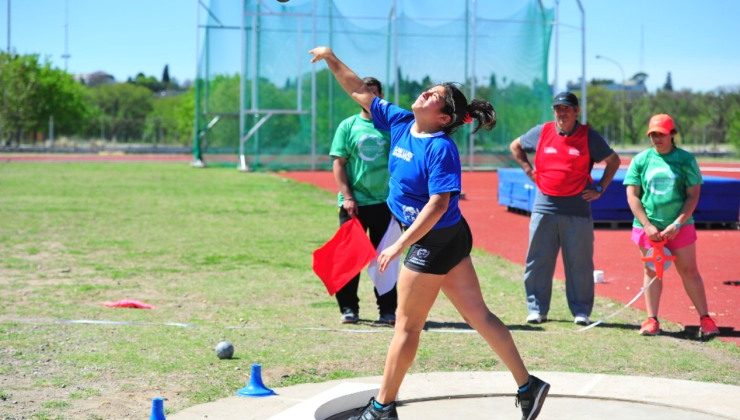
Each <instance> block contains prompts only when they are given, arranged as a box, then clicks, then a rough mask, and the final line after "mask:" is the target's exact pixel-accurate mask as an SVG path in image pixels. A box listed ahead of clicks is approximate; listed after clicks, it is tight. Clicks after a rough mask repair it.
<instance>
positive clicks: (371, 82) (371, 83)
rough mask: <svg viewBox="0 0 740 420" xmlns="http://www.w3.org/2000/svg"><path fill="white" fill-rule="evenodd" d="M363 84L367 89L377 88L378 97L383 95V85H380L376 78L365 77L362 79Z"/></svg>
mask: <svg viewBox="0 0 740 420" xmlns="http://www.w3.org/2000/svg"><path fill="white" fill-rule="evenodd" d="M362 84H364V85H365V86H366V87H375V88H377V89H378V95H381V96H382V95H383V85H381V84H380V80H378V79H376V78H374V77H365V78H364V79H362Z"/></svg>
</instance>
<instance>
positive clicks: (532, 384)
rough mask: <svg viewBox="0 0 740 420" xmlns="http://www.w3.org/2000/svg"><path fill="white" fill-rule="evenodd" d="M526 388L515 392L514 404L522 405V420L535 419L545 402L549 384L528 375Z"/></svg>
mask: <svg viewBox="0 0 740 420" xmlns="http://www.w3.org/2000/svg"><path fill="white" fill-rule="evenodd" d="M527 385H528V387H527V389H526V390H525V391H524V392H517V393H516V401H515V402H514V405H516V406H517V407H518V406H521V407H522V420H533V419H536V418H537V416H538V415H539V414H540V410H541V409H542V405H543V404H544V403H545V398H546V397H547V392H548V391H549V390H550V384H548V383H547V382H545V381H543V380H541V379H540V378H538V377H536V376H532V375H529V381H528V382H527Z"/></svg>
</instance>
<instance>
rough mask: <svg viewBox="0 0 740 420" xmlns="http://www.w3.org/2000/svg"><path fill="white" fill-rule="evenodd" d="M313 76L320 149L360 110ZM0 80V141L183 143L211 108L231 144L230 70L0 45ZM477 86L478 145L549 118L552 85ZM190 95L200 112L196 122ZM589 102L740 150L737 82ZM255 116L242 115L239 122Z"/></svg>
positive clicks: (606, 127) (638, 138)
mask: <svg viewBox="0 0 740 420" xmlns="http://www.w3.org/2000/svg"><path fill="white" fill-rule="evenodd" d="M316 80H317V85H316V86H317V98H316V106H317V110H318V111H317V114H316V115H317V123H316V138H317V142H318V145H319V150H323V149H324V148H326V149H327V150H328V145H329V144H330V142H331V138H332V135H333V130H334V128H335V127H336V126H337V124H338V123H339V122H340V121H341V120H342V119H343V118H345V117H347V116H349V115H351V114H353V113H356V112H357V111H358V110H357V106H356V105H355V104H354V102H352V100H351V99H349V98H348V97H347V95H345V94H344V93H343V92H342V91H341V88H340V87H339V86H338V85H336V82H335V81H334V80H333V78H332V77H331V76H330V75H329V74H328V71H327V70H322V71H320V72H319V73H318V74H317V78H316ZM302 82H303V83H301V86H302V89H303V91H302V92H301V95H300V98H302V101H303V102H302V103H301V104H300V106H301V107H302V109H304V110H307V109H310V106H311V103H310V97H311V95H310V86H311V83H310V75H305V76H304V80H303V81H302ZM431 83H432V82H431V79H430V78H429V77H425V78H423V79H422V80H420V81H415V80H408V79H404V78H403V77H401V74H400V73H399V91H400V98H399V100H398V102H399V105H401V106H404V107H409V106H410V105H411V102H412V101H413V99H415V97H416V96H417V95H418V94H419V93H420V92H421V91H422V90H423V89H426V88H427V87H428V86H430V85H431ZM330 84H334V86H331V87H330V86H329V85H330ZM0 85H2V86H3V93H2V98H1V99H0V140H2V143H0V144H5V145H19V144H32V143H35V142H39V141H41V140H44V139H47V138H49V137H50V136H51V134H52V133H51V132H50V131H51V130H53V132H54V136H56V137H60V136H67V137H70V138H73V139H102V140H113V141H117V142H124V143H125V142H137V143H159V144H171V145H182V146H189V145H191V144H192V141H193V136H194V133H195V132H196V130H197V132H202V130H203V129H204V126H205V125H206V124H207V123H208V121H209V120H210V119H211V118H213V117H215V116H219V117H220V122H219V123H218V124H216V126H214V127H213V129H212V130H210V131H209V132H208V133H207V135H206V139H207V140H206V143H207V144H208V146H210V147H213V148H220V149H222V150H224V151H229V152H231V151H235V150H236V147H237V146H238V138H239V132H238V125H239V123H238V112H239V86H240V83H239V75H238V74H235V75H219V76H216V77H214V78H213V79H211V80H196V82H195V86H179V85H177V83H176V82H175V81H173V80H171V79H170V77H169V71H168V68H167V67H165V69H164V71H163V74H162V77H161V78H160V79H158V78H155V77H153V76H145V75H143V74H138V75H136V77H134V78H130V79H129V80H127V81H126V82H123V83H105V84H99V85H95V86H92V85H90V86H88V85H85V84H84V83H82V82H80V81H77V80H75V78H74V77H73V76H72V75H71V74H69V73H67V72H65V71H63V70H60V69H56V68H53V67H52V66H51V64H50V63H49V62H48V61H42V60H40V59H39V57H38V56H37V55H18V54H6V53H0ZM245 85H246V92H245V98H246V103H245V106H246V108H250V107H251V103H250V101H251V100H252V97H253V96H252V95H251V91H250V89H251V87H252V84H251V83H246V84H245ZM257 86H258V89H259V95H258V97H259V101H260V102H259V104H257V105H258V106H257V108H261V109H295V108H296V107H297V101H298V100H299V99H298V98H299V96H298V92H297V88H296V82H295V81H290V80H288V81H286V82H285V84H284V85H283V86H278V85H276V84H275V83H273V82H272V81H270V80H268V79H266V78H262V79H260V80H259V81H258V83H257ZM196 87H197V88H198V91H199V93H198V95H197V98H196V89H195V88H196ZM463 88H465V85H463ZM385 90H386V95H387V97H388V98H389V99H393V98H390V96H391V95H390V93H391V92H393V87H392V86H386V87H385ZM329 92H333V94H332V95H330V94H329ZM575 93H576V94H580V92H575ZM476 96H478V97H480V98H484V99H487V100H489V101H491V102H492V103H493V104H494V106H495V107H496V110H497V112H498V120H499V122H498V125H497V128H496V130H494V131H493V132H490V133H489V132H483V133H480V134H478V135H477V137H476V148H477V149H481V150H482V151H494V152H495V151H501V150H505V147H506V145H508V143H509V142H510V141H511V140H512V139H513V138H515V137H517V136H519V135H521V134H523V133H524V132H525V131H526V130H527V129H528V128H530V127H531V126H533V125H534V124H537V123H540V122H543V121H546V120H548V119H551V118H552V114H551V112H550V109H549V98H550V96H551V92H550V87H549V86H548V85H547V84H546V83H545V82H543V81H540V80H535V81H534V82H532V83H531V84H530V85H525V84H521V83H514V82H511V81H507V80H506V79H505V78H502V79H501V80H498V79H497V78H496V75H491V76H490V78H489V79H488V80H486V83H485V84H481V85H480V86H476ZM196 100H197V101H199V103H198V105H199V106H198V109H199V110H200V112H201V115H200V118H199V119H198V121H199V122H198V125H199V127H197V129H196V127H195V124H194V120H195V109H196ZM587 106H588V110H587V111H588V119H589V121H588V122H589V124H590V125H591V126H593V127H594V128H595V129H597V130H598V131H600V132H602V133H603V134H605V136H606V137H607V138H608V139H609V140H610V141H611V142H612V143H614V144H616V145H619V146H625V147H627V146H630V145H638V144H641V143H644V142H645V141H646V137H645V135H644V134H645V133H644V131H645V129H646V127H647V121H648V119H649V118H650V116H651V115H653V114H655V113H669V114H671V115H672V116H673V117H674V119H675V120H676V123H677V126H678V131H679V141H680V142H681V143H684V144H698V145H701V144H704V145H706V146H707V147H710V146H714V147H716V146H719V145H727V144H732V145H734V146H735V149H736V150H740V91H738V89H717V90H714V91H711V92H693V91H690V90H682V91H673V90H672V88H670V86H664V88H663V89H660V90H658V91H657V92H654V93H647V92H644V93H643V92H629V93H625V92H621V91H618V90H609V89H608V88H607V87H606V86H605V84H604V83H603V81H597V80H594V81H592V83H590V84H589V86H588V105H587ZM257 118H258V117H255V116H250V117H248V120H247V129H248V128H249V127H250V126H251V125H252V124H254V123H255V122H256V121H257ZM310 132H311V130H310V116H309V115H308V114H304V115H297V116H296V115H277V116H275V117H273V118H272V119H271V120H270V122H269V123H267V124H265V125H264V126H263V127H262V128H261V129H260V131H259V135H258V140H259V141H256V142H252V144H250V147H254V148H259V149H260V151H263V152H264V151H265V150H270V152H272V153H277V152H278V151H279V150H280V149H284V148H290V147H294V148H296V149H301V148H304V149H305V148H306V147H308V139H310V135H311V134H310ZM465 135H466V133H465V130H460V132H459V133H458V134H457V136H456V140H457V141H458V144H459V145H460V146H461V149H465V148H466V147H467V141H466V139H465ZM477 151H478V150H476V152H477ZM461 152H464V150H461Z"/></svg>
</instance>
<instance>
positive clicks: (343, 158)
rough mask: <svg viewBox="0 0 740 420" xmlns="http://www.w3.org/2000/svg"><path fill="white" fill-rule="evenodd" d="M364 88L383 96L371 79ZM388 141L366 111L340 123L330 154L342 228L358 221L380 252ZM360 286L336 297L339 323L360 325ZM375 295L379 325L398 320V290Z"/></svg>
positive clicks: (384, 222) (384, 226)
mask: <svg viewBox="0 0 740 420" xmlns="http://www.w3.org/2000/svg"><path fill="white" fill-rule="evenodd" d="M363 82H364V83H365V86H366V87H367V88H368V89H370V90H371V91H373V93H375V95H377V96H379V97H381V98H382V97H383V88H382V86H381V84H380V82H379V81H378V80H377V79H375V78H373V77H366V78H364V79H363ZM389 149H390V138H389V136H388V133H384V132H381V131H378V130H377V129H376V128H375V127H374V126H373V122H372V116H371V115H370V112H369V111H368V110H366V109H361V110H360V113H359V114H356V115H353V116H351V117H349V118H347V119H345V120H344V121H342V122H341V123H340V124H339V127H337V131H336V133H335V134H334V140H333V141H332V144H331V149H330V151H329V155H331V156H332V158H334V161H333V163H332V172H333V173H334V180H335V181H336V183H337V187H338V188H339V194H337V205H338V206H339V224H340V225H341V224H343V223H345V222H348V221H349V220H351V219H352V218H353V217H357V218H358V219H359V220H360V223H362V226H363V227H364V228H365V229H366V230H367V231H368V232H369V233H370V241H371V242H372V244H373V246H375V247H376V248H377V246H378V244H379V243H380V240H381V239H382V238H383V234H384V233H385V231H386V229H387V227H388V223H389V222H390V220H391V213H390V210H389V209H388V205H387V204H386V199H387V198H388V174H389V173H388V152H389ZM359 284H360V274H359V273H358V274H357V275H356V276H355V277H354V278H353V279H352V280H350V281H349V283H347V284H346V285H345V286H344V287H343V288H342V289H341V290H339V291H338V292H337V294H336V298H337V303H338V304H339V310H340V312H341V313H342V318H341V321H342V323H345V324H354V323H357V321H359V319H360V317H359V313H360V306H359V302H360V300H359V298H358V296H357V289H358V286H359ZM374 290H375V299H376V302H377V304H378V312H379V319H378V322H380V323H384V324H394V323H395V321H396V304H397V294H396V288H395V286H394V287H393V289H392V290H391V291H389V292H387V293H385V294H383V295H379V294H378V290H377V289H374Z"/></svg>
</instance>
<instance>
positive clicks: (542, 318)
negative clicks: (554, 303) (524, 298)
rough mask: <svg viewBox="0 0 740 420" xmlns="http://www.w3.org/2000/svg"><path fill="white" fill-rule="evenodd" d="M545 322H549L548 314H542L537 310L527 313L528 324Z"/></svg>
mask: <svg viewBox="0 0 740 420" xmlns="http://www.w3.org/2000/svg"><path fill="white" fill-rule="evenodd" d="M543 322H547V315H540V314H539V313H537V312H532V313H530V314H529V315H527V324H542V323H543Z"/></svg>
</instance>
